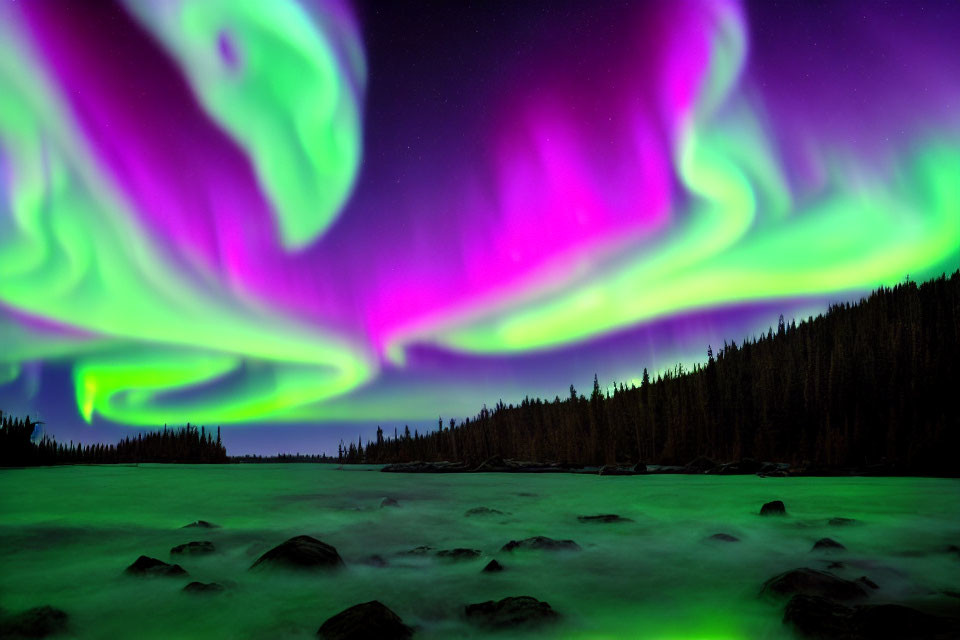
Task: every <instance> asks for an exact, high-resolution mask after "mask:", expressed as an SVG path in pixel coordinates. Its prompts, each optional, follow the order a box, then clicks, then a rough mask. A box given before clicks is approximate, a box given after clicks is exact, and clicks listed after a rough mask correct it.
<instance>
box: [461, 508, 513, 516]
mask: <svg viewBox="0 0 960 640" xmlns="http://www.w3.org/2000/svg"><path fill="white" fill-rule="evenodd" d="M463 515H464V516H466V517H472V516H502V515H506V514H504V513H503V511H500V510H498V509H491V508H490V507H474V508H473V509H467V512H466V513H464V514H463Z"/></svg>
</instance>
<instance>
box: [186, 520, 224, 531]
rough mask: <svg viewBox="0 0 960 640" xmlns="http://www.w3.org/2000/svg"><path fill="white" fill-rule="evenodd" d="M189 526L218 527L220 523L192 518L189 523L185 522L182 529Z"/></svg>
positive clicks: (201, 527)
mask: <svg viewBox="0 0 960 640" xmlns="http://www.w3.org/2000/svg"><path fill="white" fill-rule="evenodd" d="M191 527H197V528H200V529H219V528H220V525H218V524H213V523H212V522H207V521H206V520H194V521H193V522H191V523H190V524H185V525H183V527H181V528H182V529H189V528H191Z"/></svg>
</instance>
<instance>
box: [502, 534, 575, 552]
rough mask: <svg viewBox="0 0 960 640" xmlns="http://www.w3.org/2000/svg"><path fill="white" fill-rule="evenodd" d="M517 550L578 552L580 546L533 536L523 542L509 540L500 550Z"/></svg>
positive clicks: (567, 541)
mask: <svg viewBox="0 0 960 640" xmlns="http://www.w3.org/2000/svg"><path fill="white" fill-rule="evenodd" d="M518 549H519V550H521V551H531V550H543V551H579V550H580V545H578V544H577V543H576V542H574V541H573V540H554V539H553V538H547V537H546V536H534V537H532V538H525V539H523V540H511V541H510V542H508V543H507V544H505V545H503V547H502V548H501V549H500V550H501V551H515V550H518Z"/></svg>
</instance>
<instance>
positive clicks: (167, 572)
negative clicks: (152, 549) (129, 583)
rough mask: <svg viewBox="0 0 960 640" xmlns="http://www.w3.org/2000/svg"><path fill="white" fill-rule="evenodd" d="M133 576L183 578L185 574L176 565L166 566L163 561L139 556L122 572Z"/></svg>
mask: <svg viewBox="0 0 960 640" xmlns="http://www.w3.org/2000/svg"><path fill="white" fill-rule="evenodd" d="M124 572H125V573H126V574H128V575H133V576H165V577H171V576H185V575H187V572H186V571H185V570H184V568H183V567H181V566H180V565H178V564H168V563H166V562H164V561H163V560H157V559H156V558H150V557H148V556H140V557H139V558H137V559H136V560H134V561H133V564H131V565H130V566H129V567H127V568H126V570H125V571H124Z"/></svg>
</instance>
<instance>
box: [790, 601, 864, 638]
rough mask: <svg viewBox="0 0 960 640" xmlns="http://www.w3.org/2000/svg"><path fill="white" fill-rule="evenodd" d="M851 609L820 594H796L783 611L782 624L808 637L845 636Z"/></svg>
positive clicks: (848, 627)
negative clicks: (790, 626)
mask: <svg viewBox="0 0 960 640" xmlns="http://www.w3.org/2000/svg"><path fill="white" fill-rule="evenodd" d="M852 614H853V609H851V608H850V607H847V606H844V605H842V604H839V603H837V602H834V601H832V600H828V599H827V598H821V597H820V596H806V595H803V594H797V595H795V596H793V597H792V598H790V602H788V603H787V608H786V609H785V610H784V612H783V624H789V625H792V626H793V627H795V628H796V629H797V631H799V632H800V633H801V634H802V635H804V636H807V637H810V638H846V637H849V635H850V633H851V626H852V625H851V620H850V616H851V615H852Z"/></svg>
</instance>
